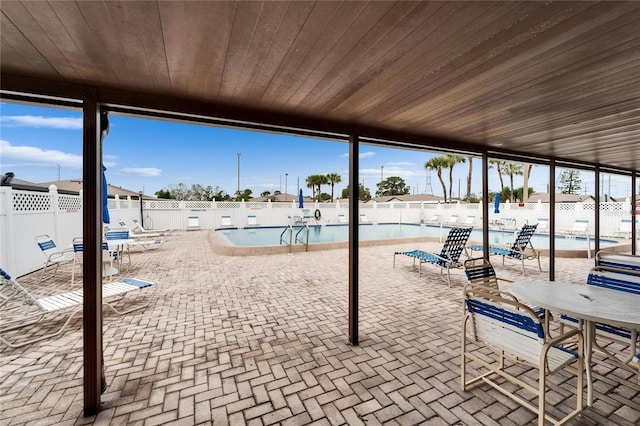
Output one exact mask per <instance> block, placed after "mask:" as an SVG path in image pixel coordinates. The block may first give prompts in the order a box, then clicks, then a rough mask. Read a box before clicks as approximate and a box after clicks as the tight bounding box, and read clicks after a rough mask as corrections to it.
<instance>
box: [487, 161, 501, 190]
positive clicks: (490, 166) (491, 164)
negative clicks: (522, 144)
mask: <svg viewBox="0 0 640 426" xmlns="http://www.w3.org/2000/svg"><path fill="white" fill-rule="evenodd" d="M502 163H503V161H502V160H489V164H490V165H489V168H490V169H491V168H493V166H496V171H497V172H498V178H499V179H500V191H501V192H502V190H503V189H504V180H503V179H502Z"/></svg>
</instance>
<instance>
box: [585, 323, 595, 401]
mask: <svg viewBox="0 0 640 426" xmlns="http://www.w3.org/2000/svg"><path fill="white" fill-rule="evenodd" d="M583 331H584V365H585V368H586V370H587V406H588V407H592V406H593V375H592V372H591V355H592V354H593V339H595V334H596V323H595V322H593V321H587V320H585V321H584V328H583Z"/></svg>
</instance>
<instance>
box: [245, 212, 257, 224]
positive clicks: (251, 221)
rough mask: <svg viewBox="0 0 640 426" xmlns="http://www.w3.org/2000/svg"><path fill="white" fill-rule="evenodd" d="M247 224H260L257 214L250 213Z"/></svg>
mask: <svg viewBox="0 0 640 426" xmlns="http://www.w3.org/2000/svg"><path fill="white" fill-rule="evenodd" d="M247 226H260V225H259V224H258V218H257V217H256V215H254V214H250V215H248V216H247Z"/></svg>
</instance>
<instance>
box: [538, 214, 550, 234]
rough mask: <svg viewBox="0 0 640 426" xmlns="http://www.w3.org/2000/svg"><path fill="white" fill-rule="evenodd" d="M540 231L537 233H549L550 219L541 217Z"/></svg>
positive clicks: (539, 220)
mask: <svg viewBox="0 0 640 426" xmlns="http://www.w3.org/2000/svg"><path fill="white" fill-rule="evenodd" d="M537 223H538V229H536V232H549V218H548V217H539V218H538V220H537Z"/></svg>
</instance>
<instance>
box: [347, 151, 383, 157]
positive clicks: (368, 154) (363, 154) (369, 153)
mask: <svg viewBox="0 0 640 426" xmlns="http://www.w3.org/2000/svg"><path fill="white" fill-rule="evenodd" d="M374 155H376V153H375V152H373V151H367V152H361V153H360V155H359V156H358V158H371V157H373V156H374ZM340 158H349V153H348V152H345V153H344V154H342V155H340Z"/></svg>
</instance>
